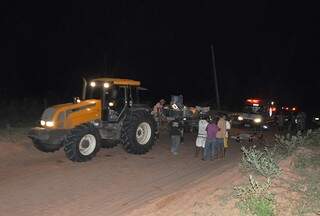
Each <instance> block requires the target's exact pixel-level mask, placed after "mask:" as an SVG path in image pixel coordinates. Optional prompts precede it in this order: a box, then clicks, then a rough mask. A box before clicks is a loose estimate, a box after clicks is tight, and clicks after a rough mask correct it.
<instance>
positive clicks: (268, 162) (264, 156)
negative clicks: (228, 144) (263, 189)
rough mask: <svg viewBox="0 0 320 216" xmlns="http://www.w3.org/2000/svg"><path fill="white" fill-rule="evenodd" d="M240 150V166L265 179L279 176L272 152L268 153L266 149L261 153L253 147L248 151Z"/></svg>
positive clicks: (278, 169)
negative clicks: (241, 154) (241, 153)
mask: <svg viewBox="0 0 320 216" xmlns="http://www.w3.org/2000/svg"><path fill="white" fill-rule="evenodd" d="M241 150H242V151H243V156H242V160H241V164H242V166H243V167H245V168H246V169H249V170H253V171H255V172H257V173H258V174H260V175H263V176H265V177H271V176H278V175H279V174H280V168H279V166H278V164H277V162H276V161H275V160H274V157H273V152H270V151H269V150H268V149H267V148H265V149H264V150H263V151H261V150H258V149H256V148H255V146H253V147H250V148H249V149H246V148H245V147H242V148H241Z"/></svg>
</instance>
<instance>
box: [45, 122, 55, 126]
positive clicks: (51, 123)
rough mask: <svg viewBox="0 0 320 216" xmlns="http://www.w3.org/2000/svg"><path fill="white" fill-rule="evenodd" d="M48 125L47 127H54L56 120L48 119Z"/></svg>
mask: <svg viewBox="0 0 320 216" xmlns="http://www.w3.org/2000/svg"><path fill="white" fill-rule="evenodd" d="M46 126H47V127H53V126H54V122H53V121H47V122H46Z"/></svg>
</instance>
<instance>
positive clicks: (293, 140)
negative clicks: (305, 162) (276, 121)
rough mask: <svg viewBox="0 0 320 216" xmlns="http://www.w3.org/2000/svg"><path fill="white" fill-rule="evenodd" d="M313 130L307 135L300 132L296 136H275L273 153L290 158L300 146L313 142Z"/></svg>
mask: <svg viewBox="0 0 320 216" xmlns="http://www.w3.org/2000/svg"><path fill="white" fill-rule="evenodd" d="M311 137H312V130H308V131H307V133H306V134H305V135H303V134H302V133H301V131H298V132H297V134H296V135H291V134H287V135H285V136H284V135H277V134H276V135H275V142H276V143H275V146H274V149H273V151H274V152H275V153H277V154H280V155H283V156H290V155H292V153H293V152H294V151H295V150H296V149H297V147H299V146H303V145H308V144H309V143H310V141H311Z"/></svg>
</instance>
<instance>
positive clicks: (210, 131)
mask: <svg viewBox="0 0 320 216" xmlns="http://www.w3.org/2000/svg"><path fill="white" fill-rule="evenodd" d="M217 121H218V119H217V118H210V117H209V124H208V125H207V127H206V131H207V139H206V143H205V146H204V151H203V158H202V160H209V159H210V160H213V159H214V152H215V145H216V135H217V132H218V131H219V128H218V126H217Z"/></svg>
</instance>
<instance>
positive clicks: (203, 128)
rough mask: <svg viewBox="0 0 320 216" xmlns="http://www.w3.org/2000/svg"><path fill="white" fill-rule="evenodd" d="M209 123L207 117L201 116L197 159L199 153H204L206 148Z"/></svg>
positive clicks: (196, 151) (197, 141)
mask: <svg viewBox="0 0 320 216" xmlns="http://www.w3.org/2000/svg"><path fill="white" fill-rule="evenodd" d="M208 124H209V123H208V121H207V120H206V118H205V116H203V115H200V120H199V126H198V136H197V140H196V149H195V157H198V155H199V152H202V150H203V148H204V147H205V144H206V140H207V131H206V129H207V126H208Z"/></svg>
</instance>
